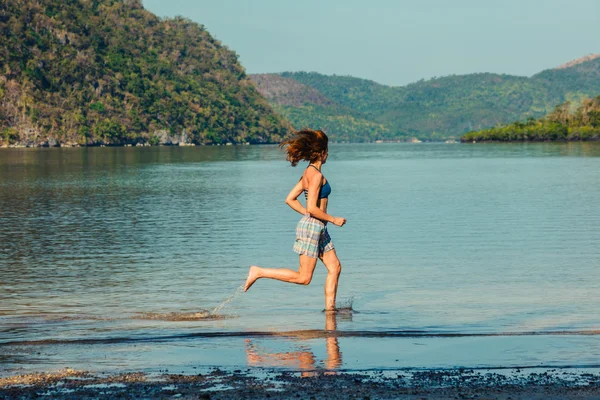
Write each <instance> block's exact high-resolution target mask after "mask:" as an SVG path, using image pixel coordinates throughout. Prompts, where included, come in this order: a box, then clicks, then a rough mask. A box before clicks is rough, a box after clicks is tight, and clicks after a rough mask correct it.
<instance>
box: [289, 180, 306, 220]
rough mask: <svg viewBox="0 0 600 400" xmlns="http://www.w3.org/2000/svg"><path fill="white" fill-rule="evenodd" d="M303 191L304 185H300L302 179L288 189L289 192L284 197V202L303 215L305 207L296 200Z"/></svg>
mask: <svg viewBox="0 0 600 400" xmlns="http://www.w3.org/2000/svg"><path fill="white" fill-rule="evenodd" d="M303 191H304V187H303V186H302V179H300V180H299V181H298V183H296V186H294V188H293V189H292V190H291V191H290V193H289V194H288V195H287V197H286V198H285V204H287V205H288V206H290V207H291V208H292V209H293V210H294V211H296V212H298V213H300V214H302V215H304V214H306V208H304V207H303V206H302V203H300V202H299V201H298V196H300V194H302V192H303Z"/></svg>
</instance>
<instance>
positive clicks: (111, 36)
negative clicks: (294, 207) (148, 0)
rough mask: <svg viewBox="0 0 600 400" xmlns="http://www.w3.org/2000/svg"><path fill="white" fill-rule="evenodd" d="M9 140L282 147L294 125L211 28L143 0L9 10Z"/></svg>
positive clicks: (1, 71)
mask: <svg viewBox="0 0 600 400" xmlns="http://www.w3.org/2000/svg"><path fill="white" fill-rule="evenodd" d="M0 32H2V40H1V41H0V144H3V145H6V144H7V142H9V143H21V144H22V145H40V144H48V143H49V144H54V143H56V142H58V143H71V144H81V145H91V144H100V143H104V144H125V143H140V142H142V143H145V142H150V143H158V142H163V143H169V142H172V143H178V142H191V143H225V142H233V143H240V142H252V143H264V142H277V141H280V139H281V138H282V137H283V136H284V135H285V134H286V133H287V132H288V130H289V127H290V126H289V124H288V123H287V122H286V121H285V120H284V119H282V118H281V117H280V116H279V115H278V114H276V113H275V112H274V111H273V109H272V107H271V106H270V105H269V104H268V103H267V102H266V100H265V99H264V98H263V97H262V96H261V95H260V94H259V93H258V92H257V90H256V87H255V85H254V84H253V83H252V82H251V81H250V79H248V77H247V76H246V74H245V71H244V69H243V68H242V66H241V65H240V64H239V62H238V60H237V55H236V54H235V53H234V52H232V51H230V50H229V49H227V48H226V47H224V46H223V45H222V44H221V43H219V42H218V41H217V40H215V39H214V38H213V37H212V36H211V35H210V34H209V33H208V32H207V31H206V30H205V29H204V27H203V26H201V25H198V24H196V23H193V22H191V21H189V20H186V19H183V18H174V19H160V18H158V17H156V16H155V15H153V14H152V13H150V12H148V11H146V10H144V8H143V6H142V3H141V1H140V0H22V1H3V2H2V6H1V7H0Z"/></svg>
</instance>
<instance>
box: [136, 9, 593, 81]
mask: <svg viewBox="0 0 600 400" xmlns="http://www.w3.org/2000/svg"><path fill="white" fill-rule="evenodd" d="M143 2H144V6H145V7H146V9H148V10H150V11H151V12H153V13H155V14H157V15H159V16H163V17H164V16H176V15H181V16H184V17H186V18H189V19H191V20H193V21H195V22H198V23H201V24H203V25H204V26H205V27H206V28H207V30H208V31H209V32H210V33H211V34H212V35H213V36H214V37H216V38H217V39H218V40H220V41H221V42H222V43H223V44H225V45H226V46H227V47H229V48H230V49H232V50H234V51H235V52H236V53H237V54H238V55H239V56H240V61H241V63H242V64H243V65H244V67H245V68H246V71H247V72H248V73H262V72H283V71H317V72H320V73H324V74H328V75H331V74H337V75H352V76H356V77H359V78H366V79H372V80H374V81H376V82H379V83H383V84H387V85H394V86H396V85H405V84H407V83H410V82H414V81H417V80H419V79H429V78H431V77H434V76H445V75H451V74H467V73H472V72H497V73H507V74H514V75H525V76H530V75H533V74H535V73H537V72H539V71H541V70H544V69H547V68H553V67H555V66H558V65H560V64H562V63H565V62H567V61H570V60H572V59H575V58H579V57H582V56H584V55H587V54H590V53H599V52H600V0H370V1H367V0H300V1H299V0H210V1H209V0H143Z"/></svg>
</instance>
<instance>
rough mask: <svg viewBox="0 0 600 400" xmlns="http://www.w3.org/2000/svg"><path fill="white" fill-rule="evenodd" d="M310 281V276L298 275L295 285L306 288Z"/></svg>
mask: <svg viewBox="0 0 600 400" xmlns="http://www.w3.org/2000/svg"><path fill="white" fill-rule="evenodd" d="M310 281H312V275H300V276H299V277H298V281H297V282H296V283H297V284H299V285H304V286H306V285H308V284H309V283H310Z"/></svg>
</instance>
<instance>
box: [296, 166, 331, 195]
mask: <svg viewBox="0 0 600 400" xmlns="http://www.w3.org/2000/svg"><path fill="white" fill-rule="evenodd" d="M309 167H313V168H314V169H316V170H317V171H319V169H318V168H317V167H315V166H314V165H312V164H310V165H309ZM307 168H308V167H307ZM319 172H321V171H319ZM300 179H302V178H300ZM330 194H331V185H330V184H329V180H326V181H325V184H323V185H321V190H319V200H320V199H326V198H327V197H329V195H330ZM304 198H305V199H307V198H308V190H306V189H304Z"/></svg>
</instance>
